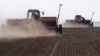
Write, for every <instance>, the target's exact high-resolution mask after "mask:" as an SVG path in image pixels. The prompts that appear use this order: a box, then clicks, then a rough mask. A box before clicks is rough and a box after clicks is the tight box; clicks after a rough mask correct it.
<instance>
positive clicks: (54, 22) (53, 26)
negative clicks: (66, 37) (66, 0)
mask: <svg viewBox="0 0 100 56" xmlns="http://www.w3.org/2000/svg"><path fill="white" fill-rule="evenodd" d="M30 13H31V17H33V18H34V19H35V20H36V21H39V22H41V23H42V24H43V25H45V26H46V28H47V29H49V30H55V31H56V32H57V33H60V34H61V33H62V25H61V24H59V25H58V18H57V17H53V16H51V17H50V16H40V11H39V10H37V9H29V10H28V11H27V19H28V18H29V14H30ZM42 15H44V12H42Z"/></svg>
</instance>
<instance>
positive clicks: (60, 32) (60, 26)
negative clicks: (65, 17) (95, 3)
mask: <svg viewBox="0 0 100 56" xmlns="http://www.w3.org/2000/svg"><path fill="white" fill-rule="evenodd" d="M59 34H62V24H59Z"/></svg>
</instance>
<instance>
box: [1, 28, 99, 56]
mask: <svg viewBox="0 0 100 56" xmlns="http://www.w3.org/2000/svg"><path fill="white" fill-rule="evenodd" d="M0 56H100V28H67V29H63V34H62V36H60V37H59V36H44V37H43V36H42V37H35V38H33V37H27V38H21V39H14V40H12V41H0Z"/></svg>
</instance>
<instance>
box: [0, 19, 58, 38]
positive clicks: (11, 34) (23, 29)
mask: <svg viewBox="0 0 100 56" xmlns="http://www.w3.org/2000/svg"><path fill="white" fill-rule="evenodd" d="M18 23H19V25H16V26H9V25H8V24H7V25H2V27H1V28H0V38H1V39H11V38H12V39H15V38H27V37H39V36H56V35H57V34H56V33H55V32H54V31H52V30H48V29H47V28H46V27H45V26H44V25H43V24H41V22H38V21H36V20H34V19H23V21H21V22H18ZM12 24H13V23H12Z"/></svg>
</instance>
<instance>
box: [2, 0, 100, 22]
mask: <svg viewBox="0 0 100 56" xmlns="http://www.w3.org/2000/svg"><path fill="white" fill-rule="evenodd" d="M59 4H63V6H62V9H61V16H60V19H74V17H75V15H77V14H81V15H82V16H84V17H85V18H86V19H90V18H91V14H92V12H94V13H95V14H94V18H93V21H98V20H99V21H100V16H99V15H100V7H99V5H100V0H0V19H4V18H6V19H7V18H25V17H26V14H27V10H28V9H39V10H40V11H44V12H45V16H57V15H58V8H59Z"/></svg>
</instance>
